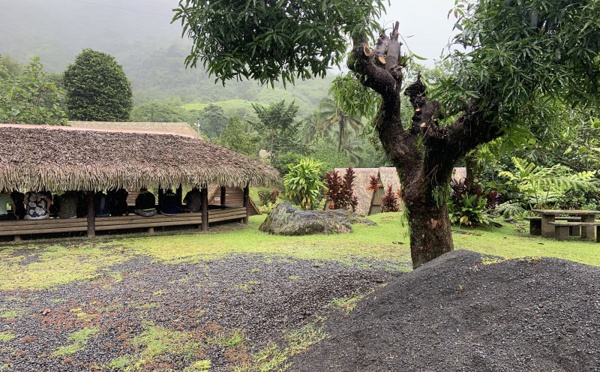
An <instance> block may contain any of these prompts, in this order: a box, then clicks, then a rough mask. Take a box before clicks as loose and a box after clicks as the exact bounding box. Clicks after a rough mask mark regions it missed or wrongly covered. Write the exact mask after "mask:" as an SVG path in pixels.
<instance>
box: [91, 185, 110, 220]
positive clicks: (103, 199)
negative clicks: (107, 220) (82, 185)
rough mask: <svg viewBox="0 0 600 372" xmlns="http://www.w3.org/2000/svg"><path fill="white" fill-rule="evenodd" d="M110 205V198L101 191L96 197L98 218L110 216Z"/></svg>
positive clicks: (95, 203) (95, 206)
mask: <svg viewBox="0 0 600 372" xmlns="http://www.w3.org/2000/svg"><path fill="white" fill-rule="evenodd" d="M108 205H109V201H108V197H107V196H106V194H105V193H104V192H102V191H99V192H97V193H96V194H95V195H94V213H95V214H96V217H108V216H110V211H109V209H108Z"/></svg>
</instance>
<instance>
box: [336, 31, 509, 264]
mask: <svg viewBox="0 0 600 372" xmlns="http://www.w3.org/2000/svg"><path fill="white" fill-rule="evenodd" d="M398 28H399V24H398V22H396V24H395V25H394V28H393V30H392V31H391V32H390V34H389V36H388V35H386V34H384V33H382V34H381V35H380V37H379V40H378V42H377V45H376V46H375V47H374V48H373V49H372V48H371V47H369V46H368V45H367V44H366V43H365V42H364V41H361V42H357V41H355V42H354V48H353V51H352V53H351V55H350V57H349V58H348V67H349V68H350V70H352V71H354V72H355V73H356V74H357V76H358V78H359V79H360V81H361V83H362V84H363V85H364V86H366V87H368V88H371V89H373V90H375V91H376V92H377V93H379V95H381V97H382V103H381V107H380V108H379V112H378V114H377V116H376V117H375V120H374V125H375V129H376V130H377V132H378V134H379V139H380V141H381V144H382V145H383V148H384V149H385V151H386V153H387V155H388V157H389V158H390V160H391V161H392V163H393V164H394V166H395V167H396V169H397V171H398V176H399V177H400V181H401V183H402V194H401V197H402V199H403V201H404V205H405V208H406V209H407V212H408V224H409V228H410V248H411V257H412V262H413V267H414V268H417V267H419V266H421V265H422V264H424V263H426V262H428V261H431V260H432V259H434V258H436V257H438V256H440V255H442V254H444V253H446V252H449V251H451V250H453V249H454V245H453V242H452V232H451V226H450V217H449V215H448V208H447V204H446V194H447V190H448V185H449V183H450V179H451V177H452V170H453V168H454V164H455V163H456V161H457V160H458V159H460V158H461V157H463V156H465V155H466V154H467V153H468V152H469V151H471V150H472V149H474V148H475V147H476V146H477V145H479V144H481V143H485V142H488V141H491V140H492V139H494V138H497V137H498V136H499V135H500V132H499V131H498V129H497V128H495V127H494V126H492V125H491V124H490V123H491V121H490V120H488V117H487V116H486V114H484V113H482V112H479V111H478V110H477V103H476V102H470V103H469V110H467V111H466V112H463V113H462V114H461V115H460V116H459V118H458V119H457V120H456V121H455V122H454V123H451V124H449V125H445V126H441V125H439V123H438V120H439V119H440V116H441V110H440V104H439V103H438V102H436V101H431V100H429V98H428V97H427V90H426V87H425V85H424V84H423V82H422V80H421V78H420V76H419V77H418V78H417V80H416V81H415V82H414V83H412V84H411V85H409V86H408V87H406V89H404V94H405V95H406V96H408V98H409V100H410V102H411V104H412V107H413V110H414V112H413V116H412V122H411V123H410V125H406V126H403V124H402V120H401V116H400V102H401V101H400V99H401V92H402V83H403V75H402V69H403V68H404V66H402V65H401V61H402V56H401V52H400V46H401V45H402V44H401V43H400V42H399V41H398V36H399V33H398Z"/></svg>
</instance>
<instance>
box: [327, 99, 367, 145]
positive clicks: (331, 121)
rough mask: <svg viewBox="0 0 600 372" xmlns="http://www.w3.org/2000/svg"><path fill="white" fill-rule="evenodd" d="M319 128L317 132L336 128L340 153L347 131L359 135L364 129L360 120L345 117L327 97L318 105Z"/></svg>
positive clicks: (338, 107)
mask: <svg viewBox="0 0 600 372" xmlns="http://www.w3.org/2000/svg"><path fill="white" fill-rule="evenodd" d="M318 118H319V121H320V123H319V127H318V130H321V131H329V130H331V129H333V128H334V127H337V132H338V133H337V134H338V151H342V145H343V144H344V141H345V140H346V141H347V139H348V137H349V133H348V130H349V129H352V130H354V134H356V135H358V134H360V133H361V131H362V128H363V127H364V125H363V123H362V122H361V121H360V118H356V117H350V116H349V115H347V114H346V113H345V112H344V111H343V110H342V109H341V107H340V106H338V105H337V104H336V103H335V101H334V100H333V99H331V98H329V97H325V98H323V99H322V100H321V102H320V103H319V111H318Z"/></svg>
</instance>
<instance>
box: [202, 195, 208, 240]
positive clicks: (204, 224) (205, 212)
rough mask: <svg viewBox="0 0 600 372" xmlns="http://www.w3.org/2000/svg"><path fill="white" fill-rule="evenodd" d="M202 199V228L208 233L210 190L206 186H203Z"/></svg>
mask: <svg viewBox="0 0 600 372" xmlns="http://www.w3.org/2000/svg"><path fill="white" fill-rule="evenodd" d="M200 197H201V198H202V210H201V213H202V224H201V225H200V228H201V229H202V231H208V188H207V187H206V186H202V190H200Z"/></svg>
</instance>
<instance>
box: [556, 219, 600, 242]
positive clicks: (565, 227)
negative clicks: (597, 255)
mask: <svg viewBox="0 0 600 372" xmlns="http://www.w3.org/2000/svg"><path fill="white" fill-rule="evenodd" d="M549 224H551V225H553V226H554V237H555V238H556V240H567V239H568V238H569V236H570V232H571V228H572V227H578V228H581V227H590V226H592V227H595V228H596V242H598V243H600V222H569V221H567V222H549ZM589 238H590V239H593V236H592V237H589Z"/></svg>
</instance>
